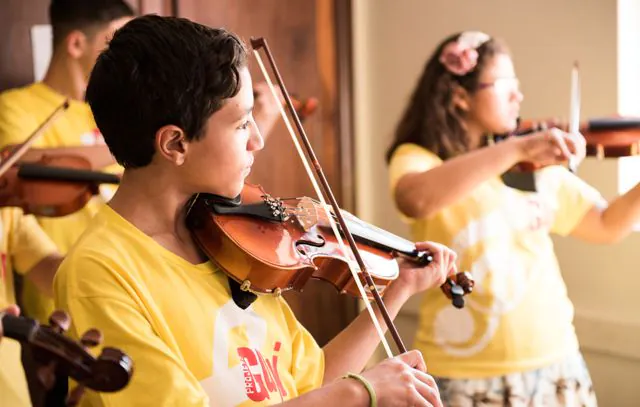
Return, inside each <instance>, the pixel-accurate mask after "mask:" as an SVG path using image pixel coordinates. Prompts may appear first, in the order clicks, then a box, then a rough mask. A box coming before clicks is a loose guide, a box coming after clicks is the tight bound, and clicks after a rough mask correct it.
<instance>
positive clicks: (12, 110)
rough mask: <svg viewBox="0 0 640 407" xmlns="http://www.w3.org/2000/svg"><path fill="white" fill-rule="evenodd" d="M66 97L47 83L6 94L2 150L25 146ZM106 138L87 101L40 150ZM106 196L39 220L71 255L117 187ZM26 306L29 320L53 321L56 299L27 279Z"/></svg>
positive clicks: (0, 122)
mask: <svg viewBox="0 0 640 407" xmlns="http://www.w3.org/2000/svg"><path fill="white" fill-rule="evenodd" d="M63 101H64V97H63V96H62V95H60V94H59V93H57V92H56V91H54V90H53V89H51V88H49V87H48V86H47V85H45V84H44V83H42V82H38V83H35V84H31V85H28V86H25V87H23V88H19V89H11V90H8V91H5V92H3V93H2V94H0V148H3V147H5V146H7V145H9V144H18V143H22V142H23V141H25V140H26V139H27V137H29V136H30V135H31V133H33V131H34V130H35V129H36V128H38V126H39V125H40V124H42V122H44V120H45V119H46V118H47V117H48V116H49V115H51V113H52V112H53V111H54V110H55V108H57V107H58V106H60V104H61V103H62V102H63ZM102 143H104V140H103V138H102V135H101V133H100V131H99V130H98V128H97V126H96V123H95V121H94V119H93V114H92V113H91V109H90V107H89V105H88V104H87V103H83V102H79V101H71V102H70V105H69V108H68V109H67V111H66V112H65V113H64V114H63V115H61V116H59V117H58V119H57V120H56V121H55V122H53V123H52V124H51V126H50V127H49V129H48V130H47V131H46V132H45V133H44V135H42V137H41V138H39V139H38V140H37V141H36V142H35V143H34V144H33V146H34V147H41V148H58V147H77V146H86V145H95V144H102ZM101 192H102V193H103V194H104V196H96V197H94V199H92V200H91V201H90V202H89V203H88V204H87V205H86V206H85V207H84V208H83V209H81V210H80V211H78V212H75V213H73V214H71V215H68V216H64V217H60V218H47V217H39V218H38V222H39V223H40V225H41V226H42V229H43V230H44V231H45V233H46V234H47V235H49V237H50V238H51V239H52V240H53V241H54V243H55V244H56V246H57V247H58V250H59V251H60V252H61V253H63V254H64V253H66V252H67V251H68V250H69V248H70V247H71V246H72V245H73V244H74V243H75V241H76V240H77V239H78V237H79V236H80V234H82V232H83V231H84V229H85V228H86V226H87V224H88V222H89V221H90V220H91V218H92V217H93V215H94V214H95V212H96V210H97V209H98V207H99V206H100V205H102V204H103V203H104V202H105V201H106V199H107V198H109V196H110V194H112V193H113V188H109V187H104V188H103V187H101ZM22 302H23V305H24V310H23V311H24V312H25V313H26V314H28V315H29V316H31V317H33V318H36V319H39V320H40V321H43V322H44V321H47V319H48V316H49V315H50V314H51V312H52V311H53V300H52V299H50V298H47V297H45V296H43V295H42V294H40V293H39V292H38V290H37V288H36V287H35V286H33V285H32V284H31V282H29V281H26V282H25V285H24V292H23V298H22Z"/></svg>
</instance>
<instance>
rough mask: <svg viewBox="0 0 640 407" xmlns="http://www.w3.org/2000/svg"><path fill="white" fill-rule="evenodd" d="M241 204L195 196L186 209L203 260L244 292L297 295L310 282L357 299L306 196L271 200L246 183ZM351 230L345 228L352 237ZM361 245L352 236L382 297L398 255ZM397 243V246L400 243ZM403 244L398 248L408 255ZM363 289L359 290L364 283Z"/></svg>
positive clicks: (343, 259) (325, 225)
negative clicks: (325, 284)
mask: <svg viewBox="0 0 640 407" xmlns="http://www.w3.org/2000/svg"><path fill="white" fill-rule="evenodd" d="M241 201H242V205H238V206H232V205H229V204H228V203H227V204H226V205H225V204H224V203H220V202H219V200H216V198H215V197H213V196H211V195H200V196H199V197H197V198H195V200H194V202H193V203H192V205H191V208H190V210H189V214H188V217H187V224H188V225H189V226H190V229H191V230H192V233H193V235H194V237H195V240H196V241H197V243H198V245H199V246H200V247H201V249H202V250H203V251H204V252H205V253H206V254H207V256H208V257H209V258H210V259H212V261H214V262H215V263H216V264H217V266H218V267H220V268H221V269H223V270H225V271H226V272H227V274H229V275H230V276H231V277H232V278H233V279H234V280H236V281H237V282H238V283H240V284H241V286H242V288H243V289H244V290H245V291H252V292H256V293H263V294H274V293H275V294H278V293H281V292H284V291H287V290H292V289H293V290H297V291H301V290H302V289H303V287H304V285H305V284H306V283H307V281H308V280H309V279H310V278H314V279H321V280H324V281H326V282H328V283H330V284H332V285H333V286H334V287H335V288H336V289H337V290H338V291H339V292H341V293H348V294H351V295H353V296H356V297H357V296H359V291H358V287H357V285H356V283H355V282H354V281H353V278H352V275H351V272H350V269H349V265H348V261H350V260H349V259H351V256H349V254H345V253H344V252H343V251H342V250H341V248H340V246H339V244H338V241H337V239H336V237H335V236H334V235H333V231H332V230H331V227H330V224H329V220H328V219H327V216H326V213H325V211H324V210H323V209H322V208H321V207H320V205H319V204H318V203H317V202H315V201H314V200H312V199H310V198H306V197H303V198H296V199H290V200H278V199H274V198H272V197H270V196H269V195H268V194H266V192H265V191H264V190H263V189H262V187H260V186H257V185H250V184H245V187H244V189H243V191H242V194H241ZM343 214H344V213H343ZM351 217H353V215H351ZM353 218H355V217H353ZM356 219H357V218H356ZM354 225H355V222H353V224H352V225H349V226H350V227H349V229H350V230H351V232H352V234H354V235H358V233H357V232H358V229H357V226H356V227H355V228H354V227H353V226H354ZM360 232H361V234H363V235H364V233H362V231H360ZM389 235H391V234H389ZM364 239H366V236H362V237H360V238H359V239H358V238H356V240H358V243H357V245H358V249H359V251H360V253H361V255H362V257H363V260H364V261H365V263H366V265H367V267H368V270H369V273H370V274H371V277H372V279H373V281H374V283H375V285H376V289H377V290H378V292H379V293H383V292H384V290H385V288H386V287H387V286H388V285H389V284H390V283H391V282H392V281H393V280H395V279H396V278H397V277H398V275H399V267H398V263H397V262H396V260H395V258H396V257H397V256H398V253H396V252H394V250H393V249H391V248H386V249H385V248H379V247H375V245H372V244H365V243H364V242H363V240H364ZM397 239H399V240H398V242H397V243H398V244H400V243H405V242H403V241H402V239H401V238H397ZM406 243H408V245H407V246H406V247H405V248H404V249H405V250H409V251H411V250H414V249H412V245H411V244H410V243H409V242H406ZM416 254H417V253H416ZM362 283H363V284H366V283H365V281H364V279H362Z"/></svg>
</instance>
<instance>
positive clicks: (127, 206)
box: [109, 164, 206, 264]
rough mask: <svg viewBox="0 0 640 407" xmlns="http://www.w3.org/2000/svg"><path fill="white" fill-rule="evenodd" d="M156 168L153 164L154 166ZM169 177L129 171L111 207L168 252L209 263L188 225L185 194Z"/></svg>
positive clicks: (148, 170)
mask: <svg viewBox="0 0 640 407" xmlns="http://www.w3.org/2000/svg"><path fill="white" fill-rule="evenodd" d="M151 165H153V164H151ZM177 185H178V184H177V183H175V182H172V180H170V179H169V177H168V176H163V175H162V174H161V173H157V172H156V173H155V174H154V169H153V168H149V167H145V168H142V169H135V170H127V171H126V172H125V174H124V175H123V177H122V181H121V182H120V185H119V187H118V190H117V192H116V194H115V195H114V197H113V199H111V201H110V202H109V206H110V207H111V208H112V209H113V210H114V211H116V212H117V213H118V214H119V215H120V216H122V217H123V218H125V219H126V220H127V221H128V222H130V223H131V224H133V225H134V226H135V227H136V228H137V229H139V230H140V231H141V232H143V233H144V234H146V235H147V236H149V237H151V238H152V239H153V240H155V241H156V242H157V243H158V244H160V245H161V246H163V247H164V248H165V249H167V250H170V251H171V252H173V253H174V254H176V255H178V256H180V257H182V258H184V259H185V260H187V261H189V262H191V263H193V264H198V263H202V262H203V261H205V260H206V259H205V258H204V257H203V255H202V253H201V252H200V250H199V249H198V247H197V245H196V244H195V242H194V241H193V239H192V238H191V234H190V232H189V230H188V229H187V227H186V222H185V215H186V213H185V204H186V203H187V201H188V200H189V198H190V196H189V195H187V194H184V192H182V191H181V190H180V188H179V187H178V186H177Z"/></svg>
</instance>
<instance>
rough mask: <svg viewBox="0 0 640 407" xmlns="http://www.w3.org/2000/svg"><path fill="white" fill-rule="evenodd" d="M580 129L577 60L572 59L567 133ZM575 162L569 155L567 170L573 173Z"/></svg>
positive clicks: (575, 167)
mask: <svg viewBox="0 0 640 407" xmlns="http://www.w3.org/2000/svg"><path fill="white" fill-rule="evenodd" d="M579 131H580V72H579V68H578V61H574V63H573V69H571V97H570V105H569V133H571V134H576V133H578V132H579ZM576 170H577V163H576V159H575V157H574V156H570V157H569V171H571V172H573V173H575V172H576Z"/></svg>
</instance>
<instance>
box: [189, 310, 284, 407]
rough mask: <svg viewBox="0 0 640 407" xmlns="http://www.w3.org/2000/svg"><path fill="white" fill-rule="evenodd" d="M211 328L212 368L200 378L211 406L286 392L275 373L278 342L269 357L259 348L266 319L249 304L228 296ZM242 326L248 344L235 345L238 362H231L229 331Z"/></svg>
mask: <svg viewBox="0 0 640 407" xmlns="http://www.w3.org/2000/svg"><path fill="white" fill-rule="evenodd" d="M215 321H216V322H215V324H214V330H213V335H214V336H213V372H212V374H211V376H210V377H208V378H206V379H204V380H203V381H201V382H200V384H201V385H202V387H203V389H204V391H205V392H206V393H207V394H208V395H209V399H210V401H209V405H210V406H224V407H226V406H229V407H231V406H236V405H238V404H240V403H243V402H245V401H247V400H252V401H255V402H260V401H263V400H265V399H270V398H271V397H272V395H273V393H276V395H275V397H277V399H278V401H280V400H283V398H284V397H285V396H286V395H287V392H286V390H285V389H284V386H283V385H282V382H281V380H280V376H279V374H278V353H279V351H280V346H281V342H279V341H276V342H275V343H274V345H273V348H272V349H273V356H272V357H271V359H270V360H269V359H268V358H266V357H265V356H264V355H263V354H262V352H261V351H260V349H262V348H263V346H264V345H265V341H266V340H267V323H266V321H265V320H264V319H263V318H262V317H260V315H258V314H257V313H256V312H255V311H253V309H252V307H249V308H247V309H245V310H243V309H241V308H239V307H238V306H237V305H236V304H235V303H234V302H233V300H229V301H228V302H227V303H226V304H225V305H224V306H222V307H221V308H220V309H219V310H218V315H217V316H216V318H215ZM237 327H244V329H245V331H246V336H247V344H246V345H247V346H238V347H237V348H236V352H237V355H238V357H239V358H240V363H239V364H236V365H235V366H230V365H231V360H230V357H229V356H230V355H229V350H230V345H231V346H232V347H233V346H236V344H230V343H229V339H230V332H231V330H232V329H234V328H237Z"/></svg>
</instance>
